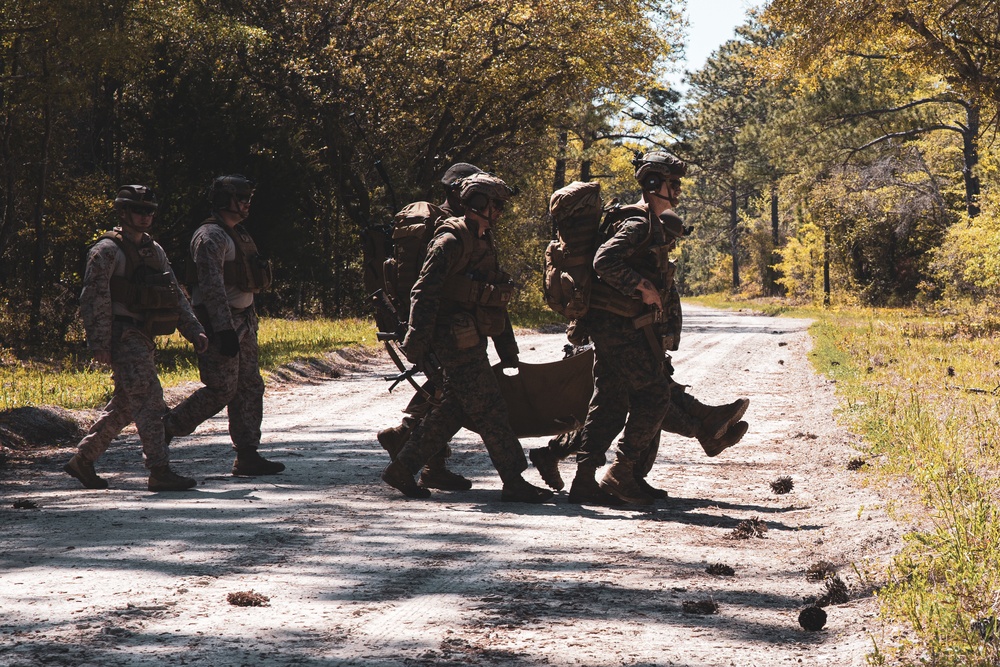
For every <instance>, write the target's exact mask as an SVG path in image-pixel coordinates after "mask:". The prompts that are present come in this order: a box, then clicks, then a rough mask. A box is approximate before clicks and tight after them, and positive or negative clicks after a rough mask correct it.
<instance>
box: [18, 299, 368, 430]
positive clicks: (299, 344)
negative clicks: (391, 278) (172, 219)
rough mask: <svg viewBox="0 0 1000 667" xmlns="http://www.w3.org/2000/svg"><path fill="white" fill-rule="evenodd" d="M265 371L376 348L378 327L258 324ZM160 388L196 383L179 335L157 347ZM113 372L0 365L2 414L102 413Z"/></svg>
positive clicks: (50, 364)
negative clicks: (45, 410)
mask: <svg viewBox="0 0 1000 667" xmlns="http://www.w3.org/2000/svg"><path fill="white" fill-rule="evenodd" d="M259 341H260V362H261V369H262V370H263V371H264V372H265V374H266V373H267V371H269V370H272V369H275V368H278V367H279V366H281V365H283V364H287V363H289V362H292V361H295V360H299V359H308V358H315V357H320V356H322V355H324V354H325V353H327V352H332V351H334V350H338V349H341V348H345V347H351V346H370V345H374V344H375V342H376V341H375V324H374V322H372V321H371V320H367V319H342V320H279V319H266V318H265V319H262V320H261V323H260V334H259ZM157 343H158V348H159V349H158V350H157V363H158V366H159V369H160V383H161V384H163V386H164V387H170V386H173V385H176V384H179V383H181V382H186V381H189V380H197V379H198V360H197V357H196V355H195V354H194V350H193V349H192V348H191V345H190V344H189V343H188V342H187V341H186V340H184V339H183V338H182V337H181V336H180V334H176V333H175V334H174V335H172V336H168V337H165V338H160V339H159V340H158V341H157ZM112 388H113V385H112V382H111V373H110V371H109V369H107V368H105V367H101V366H98V365H97V364H92V363H90V362H89V360H87V359H85V358H79V357H66V358H64V359H60V360H29V361H22V360H17V359H13V358H11V357H9V356H8V357H7V358H3V359H0V411H4V410H10V409H12V408H18V407H23V406H28V405H56V406H60V407H64V408H68V409H77V408H92V407H99V406H101V405H103V404H104V403H106V402H107V401H108V400H109V399H110V398H111V391H112Z"/></svg>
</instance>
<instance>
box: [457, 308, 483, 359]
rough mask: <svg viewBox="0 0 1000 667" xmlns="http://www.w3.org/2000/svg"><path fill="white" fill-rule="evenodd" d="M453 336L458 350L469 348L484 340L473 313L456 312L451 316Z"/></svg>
mask: <svg viewBox="0 0 1000 667" xmlns="http://www.w3.org/2000/svg"><path fill="white" fill-rule="evenodd" d="M450 332H451V336H452V338H453V339H454V341H453V342H454V345H455V349H456V350H468V349H470V348H473V347H475V346H477V345H479V343H481V342H482V340H483V337H482V334H480V332H479V327H478V326H477V324H476V318H475V317H473V316H472V314H471V313H455V314H454V315H452V317H451V326H450Z"/></svg>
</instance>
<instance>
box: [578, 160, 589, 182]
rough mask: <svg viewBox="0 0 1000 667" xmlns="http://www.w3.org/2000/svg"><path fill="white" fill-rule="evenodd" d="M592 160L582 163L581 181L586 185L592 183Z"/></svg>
mask: <svg viewBox="0 0 1000 667" xmlns="http://www.w3.org/2000/svg"><path fill="white" fill-rule="evenodd" d="M590 165H591V161H590V160H582V161H581V162H580V180H581V181H583V182H584V183H589V182H590Z"/></svg>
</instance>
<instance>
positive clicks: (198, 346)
mask: <svg viewBox="0 0 1000 667" xmlns="http://www.w3.org/2000/svg"><path fill="white" fill-rule="evenodd" d="M191 344H192V345H194V351H195V352H197V353H198V354H204V353H205V351H206V350H208V336H206V335H205V334H203V333H200V334H198V335H197V336H195V337H194V340H193V341H191Z"/></svg>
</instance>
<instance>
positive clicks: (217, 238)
mask: <svg viewBox="0 0 1000 667" xmlns="http://www.w3.org/2000/svg"><path fill="white" fill-rule="evenodd" d="M254 188H255V185H254V183H253V181H251V180H249V179H247V178H246V177H244V176H241V175H239V174H233V175H229V176H220V177H218V178H216V179H215V180H214V181H213V182H212V186H211V189H210V191H209V196H210V198H211V200H212V216H211V217H210V218H208V219H207V220H206V221H205V222H204V223H202V225H201V226H200V227H199V228H198V229H197V230H196V231H195V233H194V236H192V238H191V259H192V260H193V269H194V270H193V271H189V273H188V276H187V278H188V284H189V285H191V284H192V283H193V284H194V288H193V290H192V295H191V300H192V302H193V303H194V310H195V314H196V315H197V316H198V319H199V320H200V321H201V323H202V324H203V325H204V326H205V330H206V331H207V332H208V337H209V341H210V345H209V346H208V349H207V350H206V351H205V352H204V353H202V354H200V355H198V368H199V370H200V374H201V381H202V383H203V384H204V385H205V386H204V387H202V388H201V389H198V390H197V391H195V392H194V393H193V394H191V395H190V396H188V397H187V398H186V399H185V400H184V401H182V402H181V403H180V404H179V405H178V406H177V407H175V408H174V409H173V410H171V411H170V412H169V413H168V414H167V415H166V416H165V417H164V420H163V423H164V426H165V428H166V431H167V435H168V436H169V437H174V436H184V435H188V434H190V433H192V432H193V431H194V429H195V428H197V427H198V425H199V424H201V423H202V422H203V421H205V420H206V419H208V418H209V417H211V416H213V415H215V414H216V413H218V412H219V411H220V410H221V409H222V408H226V409H227V412H228V414H229V435H230V437H231V438H232V440H233V448H234V449H235V450H236V460H235V461H234V462H233V469H232V472H233V474H234V475H248V476H255V475H274V474H277V473H279V472H281V471H282V470H284V469H285V466H284V464H283V463H278V462H276V461H268V460H267V459H265V458H264V457H262V456H261V455H260V454H259V453H258V452H257V448H258V447H259V446H260V425H261V421H262V419H263V410H264V380H263V378H262V377H261V375H260V365H259V359H258V355H259V350H258V347H257V329H258V319H257V312H256V311H255V310H254V294H255V293H257V292H260V291H261V290H264V289H267V288H268V287H269V286H270V284H271V267H270V264H269V263H268V262H267V261H266V260H264V259H263V258H262V257H261V255H260V254H259V253H258V252H257V247H256V245H255V244H254V241H253V239H252V238H251V237H250V234H249V233H248V232H247V230H246V229H245V228H244V227H243V225H242V224H241V223H242V222H243V221H244V220H246V219H247V217H248V216H249V215H250V200H251V198H252V197H253V193H254Z"/></svg>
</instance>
